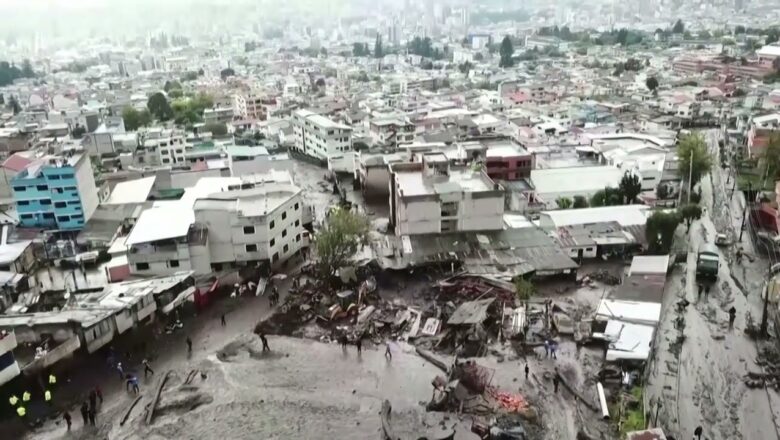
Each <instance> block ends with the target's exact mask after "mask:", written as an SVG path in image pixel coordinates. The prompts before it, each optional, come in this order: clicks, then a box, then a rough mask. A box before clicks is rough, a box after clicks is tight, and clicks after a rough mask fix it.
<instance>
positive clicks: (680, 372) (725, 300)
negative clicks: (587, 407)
mask: <svg viewBox="0 0 780 440" xmlns="http://www.w3.org/2000/svg"><path fill="white" fill-rule="evenodd" d="M706 139H707V140H708V143H709V145H710V150H711V151H712V152H713V155H714V157H715V159H714V161H713V162H714V163H715V164H717V163H718V159H717V139H718V132H717V131H709V132H707V133H706ZM701 191H702V203H703V204H704V206H706V207H707V210H706V212H705V214H704V215H703V217H702V219H701V220H699V221H696V222H695V223H694V224H693V225H692V227H691V230H690V232H689V233H688V238H687V241H688V246H687V249H688V256H687V261H686V262H685V263H684V264H681V265H678V267H676V268H675V269H674V271H673V273H672V275H671V277H670V278H669V280H668V281H667V284H666V292H665V295H664V305H663V313H662V322H661V324H660V327H659V329H658V334H657V336H656V343H657V347H656V350H655V353H656V355H655V358H654V360H653V361H652V363H651V364H650V375H649V387H648V395H649V397H650V401H651V405H650V408H651V414H654V413H655V412H656V411H657V413H658V420H659V424H660V425H661V426H663V427H664V428H665V429H666V431H667V434H669V433H673V434H675V435H676V436H677V438H690V437H691V436H692V434H693V430H694V429H695V428H696V426H698V425H701V426H703V427H704V432H705V436H706V438H709V439H713V440H718V439H723V440H733V439H745V440H748V439H750V440H752V439H772V438H778V435H780V434H779V433H778V427H777V425H776V420H778V417H780V397H778V395H777V393H776V392H775V391H772V390H764V389H749V388H748V387H747V386H746V385H745V383H744V378H745V376H746V375H747V373H748V372H760V371H761V367H760V366H759V365H757V364H756V356H757V353H758V351H757V345H756V342H755V341H754V340H752V339H751V338H749V337H748V336H747V335H746V334H745V328H746V326H747V325H748V321H749V320H754V321H755V322H758V321H760V319H761V308H762V301H761V286H762V283H763V279H764V274H765V273H766V267H767V262H766V261H765V260H763V259H761V258H756V259H755V261H750V260H748V259H743V261H742V263H741V264H737V263H736V262H735V259H734V252H735V250H736V245H733V246H731V247H724V248H721V249H720V257H721V265H720V269H719V274H718V281H717V283H716V285H715V286H713V288H712V290H711V292H710V295H709V297H708V298H707V297H706V295H704V294H703V295H702V296H701V298H699V297H698V287H697V285H696V280H695V278H696V276H695V270H696V250H697V249H698V247H699V245H700V244H701V243H704V242H710V243H711V242H713V241H714V239H715V234H717V233H725V234H727V235H728V236H729V237H730V238H731V239H733V240H736V239H737V238H738V237H739V227H740V222H741V214H742V212H741V210H739V211H738V212H737V213H734V212H733V208H734V206H740V205H739V203H740V198H739V196H741V194H738V193H737V194H735V196H734V198H733V199H731V198H729V192H728V191H727V190H726V176H725V174H724V173H722V170H721V169H720V168H719V167H713V173H712V174H711V175H708V176H705V177H704V178H703V179H702V182H701ZM742 203H744V199H743V200H742ZM730 208H731V209H730ZM681 229H682V230H683V232H684V226H682V227H681ZM678 232H679V231H678ZM742 246H743V247H744V249H745V250H746V252H752V246H750V234H748V233H745V234H744V236H743V241H742ZM683 299H685V300H687V301H688V302H689V303H690V305H688V306H687V307H686V308H685V310H684V311H683V312H681V313H677V312H676V308H677V304H678V302H680V301H682V300H683ZM732 306H734V307H735V308H736V310H737V317H736V320H735V324H734V328H733V329H732V330H729V328H728V310H729V308H731V307H732ZM679 317H681V318H683V319H684V323H683V324H680V323H677V322H676V320H677V319H678V318H679ZM681 331H682V334H683V335H684V340H683V341H682V342H680V341H679V340H678V336H679V335H680V332H681ZM658 402H661V407H660V408H658ZM653 417H655V416H653Z"/></svg>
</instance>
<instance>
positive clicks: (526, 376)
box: [525, 363, 531, 380]
mask: <svg viewBox="0 0 780 440" xmlns="http://www.w3.org/2000/svg"><path fill="white" fill-rule="evenodd" d="M529 372H531V369H530V368H528V364H527V363H526V364H525V380H528V373H529Z"/></svg>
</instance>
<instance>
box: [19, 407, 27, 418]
mask: <svg viewBox="0 0 780 440" xmlns="http://www.w3.org/2000/svg"><path fill="white" fill-rule="evenodd" d="M16 414H19V417H24V416H26V415H27V410H26V409H24V407H23V406H21V405H19V408H16Z"/></svg>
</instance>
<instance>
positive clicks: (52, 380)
mask: <svg viewBox="0 0 780 440" xmlns="http://www.w3.org/2000/svg"><path fill="white" fill-rule="evenodd" d="M49 385H52V386H53V385H57V377H56V376H54V375H53V374H49Z"/></svg>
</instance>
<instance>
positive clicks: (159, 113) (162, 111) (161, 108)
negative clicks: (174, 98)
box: [146, 92, 173, 121]
mask: <svg viewBox="0 0 780 440" xmlns="http://www.w3.org/2000/svg"><path fill="white" fill-rule="evenodd" d="M146 108H148V109H149V113H151V114H152V115H153V116H154V117H155V118H157V119H158V120H160V121H167V120H169V119H171V118H173V110H172V109H171V104H170V103H168V99H167V98H166V97H165V95H164V94H162V93H161V92H157V93H155V94H154V95H152V96H150V97H149V100H148V101H147V102H146Z"/></svg>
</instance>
